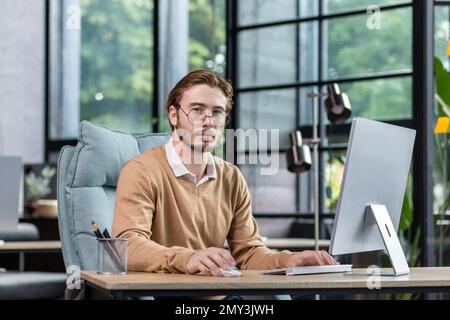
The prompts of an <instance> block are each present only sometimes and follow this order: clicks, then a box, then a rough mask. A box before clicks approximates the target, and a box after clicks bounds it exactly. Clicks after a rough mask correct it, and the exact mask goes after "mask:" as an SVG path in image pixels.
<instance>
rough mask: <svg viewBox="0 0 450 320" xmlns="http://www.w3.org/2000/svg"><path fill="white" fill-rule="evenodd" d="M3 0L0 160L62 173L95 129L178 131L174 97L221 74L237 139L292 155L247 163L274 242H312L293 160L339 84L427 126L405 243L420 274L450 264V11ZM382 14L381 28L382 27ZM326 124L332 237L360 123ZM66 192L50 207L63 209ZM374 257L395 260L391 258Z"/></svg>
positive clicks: (352, 95)
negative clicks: (189, 80) (259, 134)
mask: <svg viewBox="0 0 450 320" xmlns="http://www.w3.org/2000/svg"><path fill="white" fill-rule="evenodd" d="M0 4H1V8H2V9H1V12H0V21H1V28H0V39H1V41H0V110H1V112H0V153H1V154H3V155H17V156H21V157H22V159H23V162H24V165H25V174H26V175H27V174H29V173H30V172H32V171H34V172H35V173H36V174H39V173H40V172H41V169H42V168H44V167H45V166H50V167H53V168H56V164H57V160H58V155H59V152H60V150H61V148H62V147H63V146H64V145H75V144H76V143H77V137H78V133H79V124H80V122H81V121H82V120H88V121H91V122H92V123H96V124H101V125H105V126H107V127H108V128H111V129H115V130H121V131H126V132H130V133H146V132H167V131H169V130H170V128H169V126H168V123H167V120H166V113H165V112H166V111H165V99H166V97H167V94H168V92H169V90H170V89H171V88H172V87H173V85H174V84H175V83H176V82H177V81H178V80H179V79H180V78H181V77H182V76H183V75H185V74H186V73H187V72H189V71H192V70H196V69H209V70H212V71H214V72H216V73H218V74H219V75H221V76H224V77H225V78H227V79H230V80H231V81H232V84H233V86H234V88H235V104H234V107H233V110H232V115H231V118H232V121H231V123H230V125H229V128H230V129H236V128H243V129H251V128H255V129H279V130H280V150H269V151H271V152H273V153H275V154H278V155H279V159H280V170H279V171H278V173H277V174H276V175H271V176H262V175H261V174H260V170H259V167H260V166H261V165H260V164H258V165H248V164H247V165H240V170H241V171H242V173H243V174H244V176H245V178H246V181H247V183H248V186H249V188H250V192H251V195H252V201H253V214H254V216H255V217H256V219H257V221H258V223H259V225H260V232H261V235H262V236H264V237H268V238H312V237H313V221H314V220H313V198H312V172H308V173H303V174H294V173H292V172H289V171H288V170H287V168H286V167H287V165H286V160H285V159H286V154H285V153H286V151H287V149H288V148H289V147H290V140H289V133H290V132H291V131H293V130H296V129H298V130H300V131H301V132H302V134H303V136H304V137H306V138H307V137H311V135H312V118H311V100H310V99H309V98H308V96H307V94H308V93H309V92H311V91H322V92H324V91H325V86H326V85H327V84H330V83H333V82H336V83H338V84H339V85H340V87H341V90H342V91H343V92H345V93H347V94H348V96H349V99H350V101H351V104H352V108H353V115H352V116H353V117H354V116H362V117H366V118H370V119H374V120H380V121H385V122H388V123H391V124H397V125H401V126H405V127H409V128H413V129H416V130H417V137H416V144H415V148H414V155H413V161H412V167H411V171H410V180H409V182H408V187H407V190H406V194H405V199H404V206H403V212H402V219H401V223H400V227H399V235H400V239H401V241H402V245H403V247H404V249H405V252H406V255H407V258H408V261H409V264H410V266H448V265H449V264H450V243H449V239H450V233H449V230H448V229H449V225H450V214H449V212H450V211H449V205H450V174H449V168H450V166H449V163H450V160H449V148H450V147H449V135H448V133H443V134H437V133H435V130H434V129H435V124H436V122H437V119H438V117H440V116H441V117H445V116H447V117H448V116H450V114H448V113H446V112H448V109H446V108H448V107H447V106H448V105H450V82H445V81H446V80H447V79H450V77H448V72H449V70H450V60H449V54H448V46H449V42H448V41H449V39H450V34H449V33H450V1H432V0H426V1H422V0H413V1H400V0H377V1H372V0H159V1H157V0H125V1H123V0H108V1H105V0H0ZM373 5H375V7H373ZM377 10H379V12H378V11H377ZM377 12H378V13H379V15H378V16H376V17H378V18H379V19H380V20H379V21H375V22H379V23H380V25H378V26H377V25H376V23H375V25H372V27H370V26H369V20H370V19H371V18H373V17H374V16H373V15H374V14H375V13H377ZM437 74H439V75H440V76H439V77H437V76H435V75H437ZM445 75H447V77H446V76H445ZM319 104H320V106H322V105H323V100H320V102H319ZM319 123H320V135H321V138H322V143H321V145H320V148H319V150H320V157H319V165H318V167H319V170H320V188H319V189H320V238H322V239H329V238H330V235H331V230H332V226H333V217H334V214H335V210H336V205H337V200H338V197H339V188H340V185H341V179H342V175H343V169H344V161H345V154H346V149H347V142H348V135H349V131H350V125H351V119H349V120H348V121H347V122H346V123H344V124H340V125H332V124H330V123H329V121H328V120H327V117H326V115H325V113H324V111H323V108H322V107H321V113H320V116H319ZM225 148H226V146H225ZM258 151H266V150H249V149H248V148H245V147H244V148H239V149H237V150H236V152H235V159H238V158H242V157H249V156H250V155H251V154H252V153H255V152H258ZM55 182H56V178H55V177H54V178H53V179H52V181H51V184H50V187H51V192H50V193H49V194H47V195H44V196H43V198H47V199H56V190H55ZM26 187H27V185H26V183H25V184H24V189H25V191H24V199H23V204H22V207H23V208H25V206H26V205H27V203H28V201H29V200H30V192H29V190H27V188H26ZM21 221H22V222H28V223H34V224H35V225H37V226H38V229H39V232H40V239H41V240H58V239H59V238H58V237H59V234H58V229H57V227H58V226H57V217H54V218H48V217H40V216H39V214H38V213H37V214H34V215H31V214H30V213H29V212H27V210H25V209H24V212H22V213H21ZM0 223H1V222H0ZM0 239H1V237H0ZM44 257H45V258H44ZM360 258H361V260H362V261H364V262H366V261H371V262H373V263H375V264H378V265H380V266H383V264H385V263H386V259H385V257H384V256H383V253H377V254H375V256H374V255H373V254H372V255H367V254H361V257H360ZM16 260H17V259H16V255H15V254H13V253H8V254H4V255H2V256H0V261H1V263H0V267H5V268H7V269H16V268H18V264H17V261H16ZM25 269H26V270H43V271H59V272H64V265H63V263H62V257H61V255H60V254H50V253H46V254H40V255H36V256H32V255H30V257H27V265H26V266H25Z"/></svg>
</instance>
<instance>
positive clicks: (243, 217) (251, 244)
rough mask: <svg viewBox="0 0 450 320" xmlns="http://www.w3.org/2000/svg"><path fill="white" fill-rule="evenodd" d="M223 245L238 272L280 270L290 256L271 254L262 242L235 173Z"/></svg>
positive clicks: (245, 190)
mask: <svg viewBox="0 0 450 320" xmlns="http://www.w3.org/2000/svg"><path fill="white" fill-rule="evenodd" d="M237 170H238V169H237ZM227 242H228V245H229V247H230V251H231V255H232V256H233V257H234V258H235V260H236V263H237V267H238V268H240V269H242V270H246V269H247V270H258V269H276V268H284V267H285V266H286V262H287V259H288V257H289V256H290V255H291V254H292V253H291V252H290V251H287V250H283V251H281V252H274V251H272V250H270V249H269V248H267V247H266V246H265V245H264V243H263V242H262V240H261V237H260V236H259V232H258V225H257V223H256V220H255V219H254V217H253V215H252V206H251V196H250V192H249V190H248V186H247V183H246V182H245V179H244V177H243V176H242V174H241V173H240V172H239V171H238V185H237V193H236V201H235V210H234V215H233V220H232V222H231V228H230V231H229V233H228V237H227Z"/></svg>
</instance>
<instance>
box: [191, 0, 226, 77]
mask: <svg viewBox="0 0 450 320" xmlns="http://www.w3.org/2000/svg"><path fill="white" fill-rule="evenodd" d="M225 42H226V28H225V0H189V70H190V71H193V70H198V69H209V70H212V71H214V72H216V73H218V74H219V75H221V76H224V75H225V62H226V59H225V55H226V45H225Z"/></svg>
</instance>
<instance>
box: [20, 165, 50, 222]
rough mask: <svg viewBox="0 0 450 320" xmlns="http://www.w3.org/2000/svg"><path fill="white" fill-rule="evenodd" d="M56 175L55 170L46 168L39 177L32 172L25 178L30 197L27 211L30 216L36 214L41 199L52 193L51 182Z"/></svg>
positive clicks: (26, 205) (26, 207)
mask: <svg viewBox="0 0 450 320" xmlns="http://www.w3.org/2000/svg"><path fill="white" fill-rule="evenodd" d="M55 173H56V169H55V168H52V167H50V166H45V167H44V168H43V169H42V171H41V173H40V174H39V175H36V174H35V173H34V172H33V171H32V172H30V173H28V174H27V175H26V176H25V185H26V188H27V192H28V195H29V198H28V200H27V202H26V204H25V210H26V212H27V213H28V214H30V215H34V214H36V212H37V208H38V201H39V199H41V198H43V197H45V196H46V195H48V194H50V193H51V189H50V181H51V179H52V177H53V176H54V175H55Z"/></svg>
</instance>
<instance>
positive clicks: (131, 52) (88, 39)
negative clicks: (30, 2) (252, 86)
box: [47, 0, 226, 153]
mask: <svg viewBox="0 0 450 320" xmlns="http://www.w3.org/2000/svg"><path fill="white" fill-rule="evenodd" d="M48 3H49V7H48V13H49V22H48V23H49V35H48V48H49V56H50V59H49V69H48V72H49V77H48V78H49V90H48V94H49V108H48V113H49V116H48V126H47V131H48V132H47V134H48V139H47V152H48V153H49V152H51V151H58V150H59V149H60V147H61V145H62V144H67V143H75V139H76V138H77V136H78V130H79V123H80V121H82V120H89V121H91V122H93V123H96V124H101V125H105V126H108V127H109V128H112V129H116V130H122V131H126V132H130V133H144V132H149V131H153V130H159V131H167V130H169V127H168V124H167V120H166V116H165V109H164V104H165V99H166V97H167V93H168V91H169V90H170V89H171V88H172V86H173V85H174V84H175V83H176V82H177V81H178V80H179V79H180V77H181V76H183V75H184V74H186V73H187V72H188V71H190V70H195V69H210V70H213V71H214V72H216V73H218V74H220V75H224V74H225V61H226V59H225V56H226V46H225V40H226V32H225V8H226V7H225V0H177V1H172V0H160V1H157V2H155V1H154V0H127V1H122V0H108V1H105V0H50V1H49V2H48ZM156 55H158V58H156ZM156 91H158V92H156Z"/></svg>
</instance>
